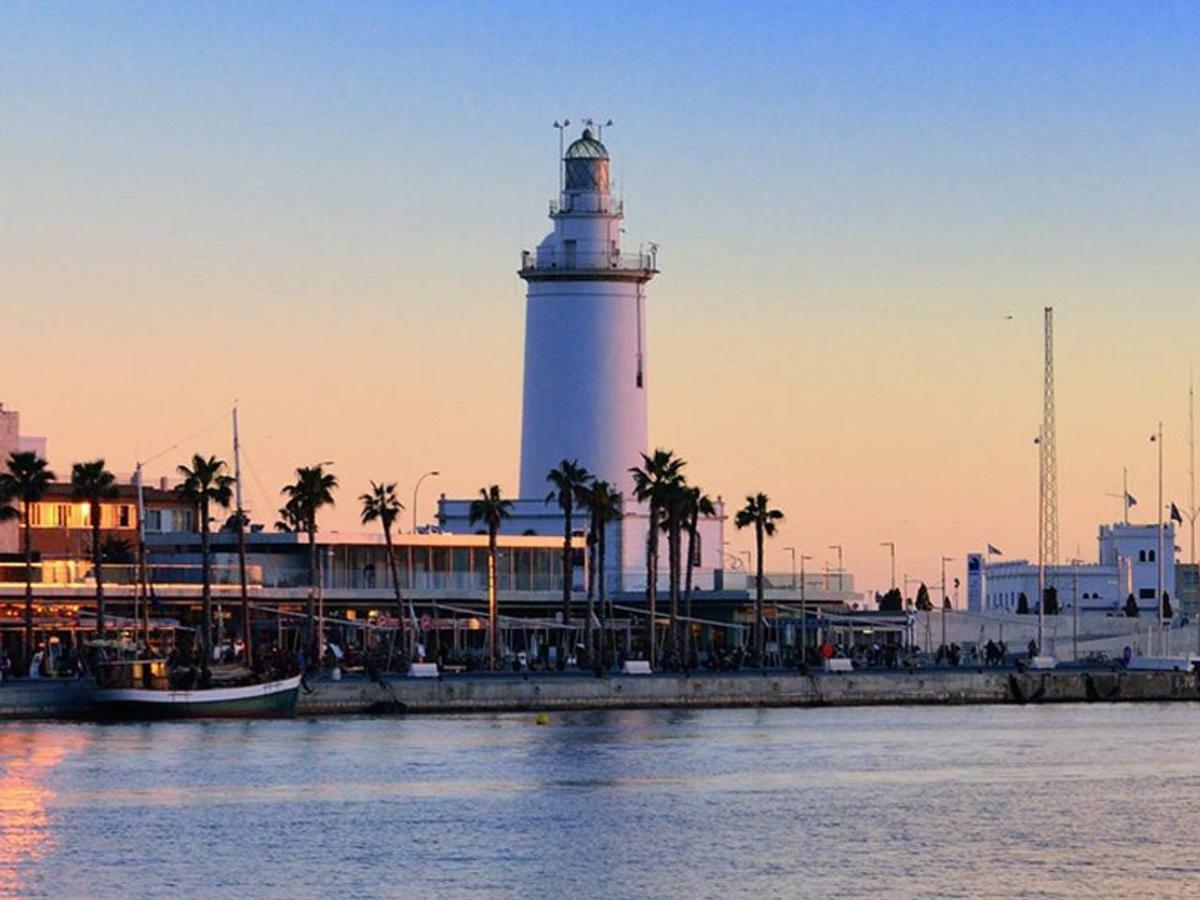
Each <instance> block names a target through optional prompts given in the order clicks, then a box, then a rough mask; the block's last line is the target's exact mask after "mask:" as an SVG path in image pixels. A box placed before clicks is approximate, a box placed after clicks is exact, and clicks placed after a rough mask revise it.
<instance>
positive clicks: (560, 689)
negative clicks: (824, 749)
mask: <svg viewBox="0 0 1200 900" xmlns="http://www.w3.org/2000/svg"><path fill="white" fill-rule="evenodd" d="M313 688H314V689H313V693H311V694H302V695H301V697H300V702H299V705H298V709H297V712H298V713H299V714H301V715H333V714H339V713H340V714H346V713H409V714H423V713H455V712H462V713H465V712H512V711H542V710H566V709H577V710H587V709H633V708H642V707H672V708H685V707H692V708H703V707H739V706H740V707H749V706H882V705H905V704H927V705H928V704H935V705H936V704H940V705H947V704H966V703H1079V702H1117V701H1175V700H1200V679H1198V677H1197V675H1196V674H1194V673H1188V672H1123V671H1122V672H1113V671H1099V670H1098V671H1078V670H1076V671H1058V672H1054V673H1048V672H1024V673H1018V672H1013V671H1005V670H984V671H982V672H980V671H975V670H967V671H961V670H953V671H950V670H940V671H932V672H918V673H913V674H908V673H899V672H855V673H852V674H836V675H835V674H816V675H801V674H799V673H796V672H777V673H775V672H772V673H768V674H766V675H760V674H757V673H738V674H729V675H724V674H711V673H704V674H699V675H695V676H691V677H688V676H684V675H667V674H656V675H650V676H636V675H631V676H612V677H607V678H592V677H587V676H576V675H570V676H556V675H550V676H541V677H539V676H531V677H529V678H520V677H487V676H483V677H478V676H477V677H470V676H467V677H464V676H455V677H450V678H437V679H434V678H429V679H418V678H397V679H390V680H388V681H387V682H385V683H384V684H382V685H380V684H375V683H371V682H367V681H364V680H349V679H346V680H343V681H340V682H334V681H320V682H317V683H316V684H315V685H313Z"/></svg>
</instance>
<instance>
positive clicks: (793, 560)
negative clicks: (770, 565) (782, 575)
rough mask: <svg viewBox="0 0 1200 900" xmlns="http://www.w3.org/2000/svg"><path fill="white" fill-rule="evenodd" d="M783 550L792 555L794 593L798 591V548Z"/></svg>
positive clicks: (785, 548)
mask: <svg viewBox="0 0 1200 900" xmlns="http://www.w3.org/2000/svg"><path fill="white" fill-rule="evenodd" d="M783 549H784V550H786V551H787V552H788V553H790V554H792V590H793V591H794V590H795V589H796V548H795V547H784V548H783Z"/></svg>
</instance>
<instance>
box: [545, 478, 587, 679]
mask: <svg viewBox="0 0 1200 900" xmlns="http://www.w3.org/2000/svg"><path fill="white" fill-rule="evenodd" d="M591 480H592V476H591V474H590V473H589V472H588V470H587V469H585V468H584V467H583V466H581V465H580V464H579V460H577V459H564V460H563V461H562V462H560V463H559V464H558V466H556V467H555V468H553V469H551V470H550V471H549V472H547V473H546V481H547V482H548V483H549V484H551V485H552V486H553V488H554V489H553V490H552V491H550V493H548V494H547V495H546V502H547V503H550V502H552V501H553V502H556V503H558V508H559V509H561V510H562V512H563V546H562V578H563V586H562V619H563V626H564V628H563V635H566V634H567V631H568V629H569V628H570V625H571V583H572V582H573V581H574V578H572V575H573V566H572V565H571V535H572V533H573V531H574V523H573V522H572V517H573V516H574V512H575V507H576V506H584V505H585V504H586V503H587V488H588V484H589V483H590V482H591ZM563 651H564V659H565V658H566V657H565V652H566V647H565V646H564V647H563Z"/></svg>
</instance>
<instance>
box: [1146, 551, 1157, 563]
mask: <svg viewBox="0 0 1200 900" xmlns="http://www.w3.org/2000/svg"><path fill="white" fill-rule="evenodd" d="M1146 557H1147V559H1149V561H1150V562H1154V561H1155V559H1157V557H1156V556H1155V554H1154V551H1153V550H1151V551H1150V552H1149V553H1147V554H1146Z"/></svg>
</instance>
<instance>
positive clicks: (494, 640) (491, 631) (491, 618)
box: [487, 525, 500, 672]
mask: <svg viewBox="0 0 1200 900" xmlns="http://www.w3.org/2000/svg"><path fill="white" fill-rule="evenodd" d="M487 583H488V667H489V668H490V669H491V670H492V671H493V672H494V671H496V667H497V662H498V661H499V657H500V653H499V648H500V635H499V629H500V606H499V603H498V602H497V599H496V526H494V525H493V526H490V527H489V528H488V572H487Z"/></svg>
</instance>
